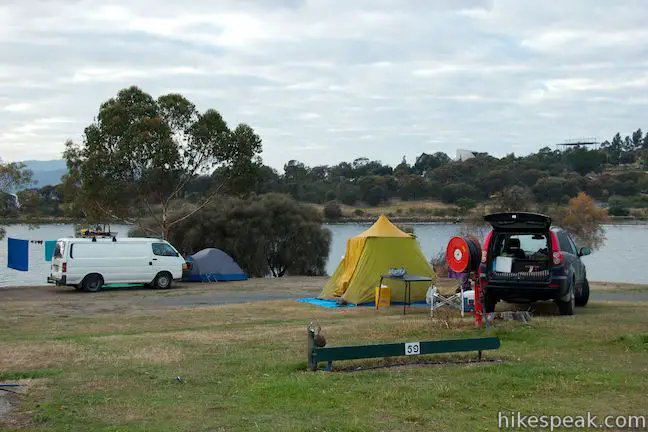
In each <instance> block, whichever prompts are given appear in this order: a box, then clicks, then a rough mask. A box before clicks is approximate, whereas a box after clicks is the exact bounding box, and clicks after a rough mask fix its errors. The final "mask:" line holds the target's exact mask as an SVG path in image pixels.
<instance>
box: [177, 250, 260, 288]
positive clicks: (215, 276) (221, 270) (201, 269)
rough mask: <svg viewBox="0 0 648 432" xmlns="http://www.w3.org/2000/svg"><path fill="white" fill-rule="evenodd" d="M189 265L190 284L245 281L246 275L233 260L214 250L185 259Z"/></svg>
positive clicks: (220, 251) (204, 251)
mask: <svg viewBox="0 0 648 432" xmlns="http://www.w3.org/2000/svg"><path fill="white" fill-rule="evenodd" d="M187 261H188V262H189V263H191V270H190V272H189V277H188V280H189V281H190V282H217V281H219V282H220V281H242V280H247V278H248V277H247V275H246V274H245V273H244V272H243V270H242V269H241V267H239V265H238V264H237V263H236V261H234V259H233V258H232V257H231V256H229V255H228V254H226V253H225V252H223V251H222V250H220V249H216V248H207V249H203V250H201V251H200V252H196V253H195V254H193V255H191V256H190V257H188V258H187Z"/></svg>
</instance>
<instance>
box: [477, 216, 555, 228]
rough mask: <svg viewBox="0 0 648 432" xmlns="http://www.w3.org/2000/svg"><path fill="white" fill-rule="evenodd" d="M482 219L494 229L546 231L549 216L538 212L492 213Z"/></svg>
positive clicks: (549, 224)
mask: <svg viewBox="0 0 648 432" xmlns="http://www.w3.org/2000/svg"><path fill="white" fill-rule="evenodd" d="M484 220H485V221H486V222H488V223H490V224H491V225H492V226H493V229H494V230H496V231H529V232H531V231H548V230H549V227H551V218H550V217H549V216H546V215H543V214H539V213H525V212H516V213H492V214H489V215H486V216H484Z"/></svg>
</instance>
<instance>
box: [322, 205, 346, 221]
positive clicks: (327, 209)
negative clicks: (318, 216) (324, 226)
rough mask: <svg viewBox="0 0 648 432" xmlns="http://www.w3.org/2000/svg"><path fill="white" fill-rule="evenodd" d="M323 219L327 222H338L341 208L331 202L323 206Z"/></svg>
mask: <svg viewBox="0 0 648 432" xmlns="http://www.w3.org/2000/svg"><path fill="white" fill-rule="evenodd" d="M324 217H325V218H326V219H328V220H338V219H340V218H341V217H342V207H340V205H339V204H338V203H337V202H335V201H331V202H329V203H327V204H326V205H325V206H324Z"/></svg>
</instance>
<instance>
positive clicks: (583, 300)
mask: <svg viewBox="0 0 648 432" xmlns="http://www.w3.org/2000/svg"><path fill="white" fill-rule="evenodd" d="M589 291H590V288H589V282H588V281H587V278H585V279H584V280H583V288H582V289H581V295H579V296H577V297H576V306H580V307H582V306H585V305H586V304H587V302H588V301H589Z"/></svg>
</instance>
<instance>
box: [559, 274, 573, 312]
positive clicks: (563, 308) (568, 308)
mask: <svg viewBox="0 0 648 432" xmlns="http://www.w3.org/2000/svg"><path fill="white" fill-rule="evenodd" d="M557 303H558V310H559V311H560V315H574V309H576V296H575V295H574V281H573V280H572V283H571V284H569V300H567V301H562V300H558V302H557Z"/></svg>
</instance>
